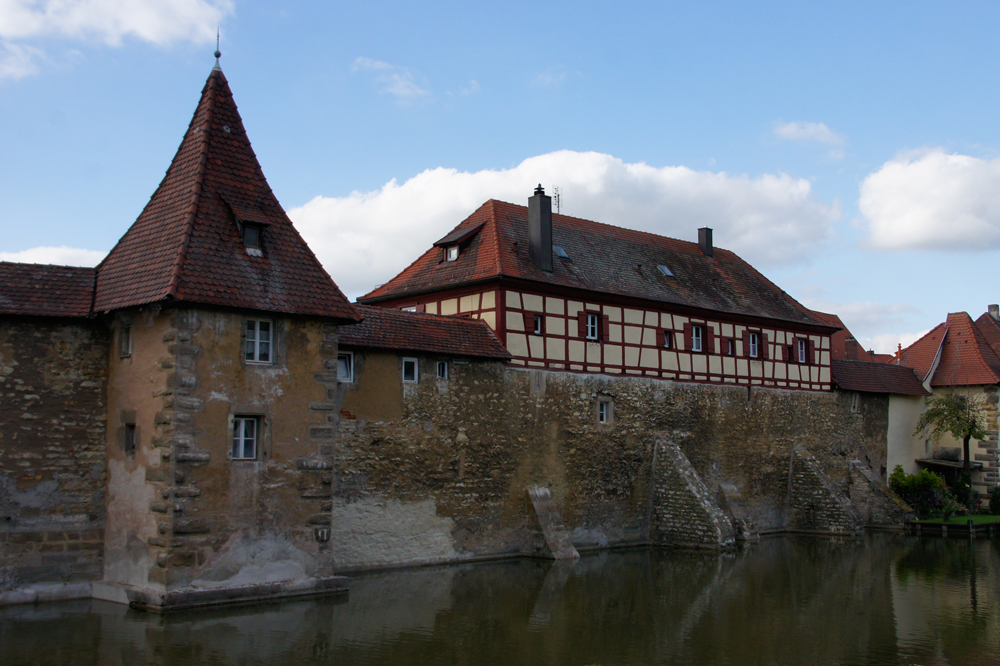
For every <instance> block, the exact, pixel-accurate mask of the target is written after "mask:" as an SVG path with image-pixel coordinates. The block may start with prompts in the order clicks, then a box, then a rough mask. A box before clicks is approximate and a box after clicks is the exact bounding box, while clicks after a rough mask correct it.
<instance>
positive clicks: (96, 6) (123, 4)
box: [0, 0, 233, 79]
mask: <svg viewBox="0 0 1000 666" xmlns="http://www.w3.org/2000/svg"><path fill="white" fill-rule="evenodd" d="M232 12H233V1H232V0H113V1H108V0H0V79H4V78H7V79H18V78H22V77H25V76H28V75H31V74H35V73H37V71H38V61H40V60H42V59H43V58H44V56H45V53H44V51H42V49H41V48H39V47H37V46H34V45H29V44H27V43H25V41H26V40H40V39H53V38H54V39H61V40H71V41H74V40H75V41H97V42H99V43H103V44H107V45H109V46H119V45H120V44H121V43H122V40H123V39H125V38H127V37H131V38H135V39H140V40H142V41H147V42H151V43H153V44H157V45H159V46H166V45H168V44H171V43H174V42H185V41H186V42H194V43H196V44H203V43H207V42H210V41H212V40H213V39H214V38H215V30H216V27H217V26H218V25H219V24H220V23H221V22H222V19H224V18H225V17H226V16H228V15H229V14H231V13H232Z"/></svg>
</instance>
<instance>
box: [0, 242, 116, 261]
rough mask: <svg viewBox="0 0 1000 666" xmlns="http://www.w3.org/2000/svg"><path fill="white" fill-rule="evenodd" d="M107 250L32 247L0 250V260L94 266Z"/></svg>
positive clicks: (63, 246) (62, 246)
mask: <svg viewBox="0 0 1000 666" xmlns="http://www.w3.org/2000/svg"><path fill="white" fill-rule="evenodd" d="M106 254H107V252H100V251H97V250H83V249H80V248H78V247H68V246H66V245H61V246H59V247H33V248H30V249H27V250H21V251H20V252H0V261H16V262H20V263H25V264H54V265H56V266H96V265H97V264H98V263H100V261H101V259H103V258H104V255H106Z"/></svg>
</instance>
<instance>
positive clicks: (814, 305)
mask: <svg viewBox="0 0 1000 666" xmlns="http://www.w3.org/2000/svg"><path fill="white" fill-rule="evenodd" d="M801 301H802V304H803V305H805V306H806V307H807V308H810V309H813V310H818V311H819V312H830V313H833V314H836V315H837V316H839V317H840V320H841V321H842V322H844V326H846V327H847V329H848V330H849V331H850V332H851V333H852V334H853V335H854V336H855V338H856V339H857V341H858V344H860V345H861V346H862V347H863V348H864V349H866V350H867V349H874V350H875V351H876V352H877V353H879V354H892V353H895V352H896V346H897V345H898V344H902V345H903V347H907V346H909V345H911V344H913V343H914V342H915V341H917V340H918V339H919V338H920V337H921V336H923V335H924V334H926V333H927V331H921V332H920V333H884V332H883V331H886V330H888V331H892V330H900V329H903V328H904V327H905V326H906V324H907V319H908V316H909V315H914V314H918V311H917V308H915V307H913V306H912V305H910V304H908V303H892V304H890V305H884V304H882V303H874V302H872V301H856V302H854V303H838V302H835V301H829V300H825V299H821V298H803V299H801Z"/></svg>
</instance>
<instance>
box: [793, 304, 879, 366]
mask: <svg viewBox="0 0 1000 666" xmlns="http://www.w3.org/2000/svg"><path fill="white" fill-rule="evenodd" d="M812 314H813V316H814V317H815V318H816V319H819V320H820V321H821V322H823V323H824V324H826V325H827V326H833V327H835V328H839V329H840V330H839V331H837V332H836V333H834V334H833V335H831V336H830V357H831V358H833V359H840V360H842V361H866V362H871V361H875V360H877V359H876V358H875V357H874V355H873V354H869V353H868V352H866V351H865V350H864V349H863V348H862V347H861V345H860V344H858V341H857V340H856V339H855V338H854V336H853V335H851V332H850V331H849V330H847V327H846V326H844V322H842V321H841V320H840V317H838V316H837V315H835V314H830V313H828V312H818V311H816V310H813V311H812ZM848 338H850V339H851V340H854V352H853V356H854V357H853V358H852V357H851V356H852V353H851V352H850V351H849V350H848V349H847V342H848ZM890 356H891V355H890Z"/></svg>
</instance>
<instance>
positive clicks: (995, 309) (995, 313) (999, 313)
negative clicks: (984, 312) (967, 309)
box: [986, 303, 1000, 321]
mask: <svg viewBox="0 0 1000 666" xmlns="http://www.w3.org/2000/svg"><path fill="white" fill-rule="evenodd" d="M986 307H987V309H988V310H989V311H990V316H991V317H993V321H1000V305H997V304H996V303H992V304H990V305H988V306H986Z"/></svg>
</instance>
